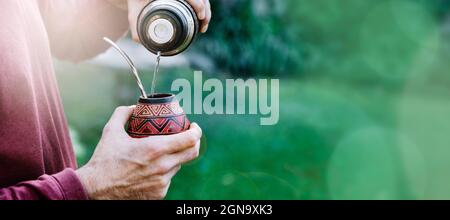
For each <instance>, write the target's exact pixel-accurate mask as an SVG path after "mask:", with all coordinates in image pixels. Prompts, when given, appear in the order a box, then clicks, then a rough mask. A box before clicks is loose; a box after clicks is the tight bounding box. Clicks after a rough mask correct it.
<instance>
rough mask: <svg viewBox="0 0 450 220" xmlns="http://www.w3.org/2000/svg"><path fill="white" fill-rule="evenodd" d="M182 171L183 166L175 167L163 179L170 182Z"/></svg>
mask: <svg viewBox="0 0 450 220" xmlns="http://www.w3.org/2000/svg"><path fill="white" fill-rule="evenodd" d="M180 170H181V166H176V167H173V168H172V169H171V170H170V171H169V172H168V173H166V174H164V176H163V178H165V179H166V180H168V182H170V181H171V180H172V178H173V177H174V176H175V175H177V173H178V172H179V171H180Z"/></svg>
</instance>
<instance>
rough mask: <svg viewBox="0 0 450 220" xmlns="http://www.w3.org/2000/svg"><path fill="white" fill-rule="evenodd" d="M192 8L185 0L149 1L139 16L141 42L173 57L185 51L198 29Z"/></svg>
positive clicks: (148, 47)
mask: <svg viewBox="0 0 450 220" xmlns="http://www.w3.org/2000/svg"><path fill="white" fill-rule="evenodd" d="M198 23H199V22H198V20H197V16H196V14H195V12H194V10H193V9H192V7H191V6H190V5H189V4H187V3H186V2H185V1H182V0H156V1H152V2H150V3H149V4H148V5H147V6H146V7H145V8H144V10H143V11H142V12H141V14H140V15H139V18H138V27H137V29H138V35H139V39H140V41H141V43H142V44H143V45H144V46H145V47H146V48H147V49H148V50H150V51H151V52H152V53H154V54H157V53H158V52H161V55H162V56H173V55H176V54H179V53H181V52H183V51H184V50H186V49H187V48H188V47H189V45H190V44H191V43H192V41H193V40H194V39H195V36H196V34H197V32H198V28H199V27H198V26H199V25H198Z"/></svg>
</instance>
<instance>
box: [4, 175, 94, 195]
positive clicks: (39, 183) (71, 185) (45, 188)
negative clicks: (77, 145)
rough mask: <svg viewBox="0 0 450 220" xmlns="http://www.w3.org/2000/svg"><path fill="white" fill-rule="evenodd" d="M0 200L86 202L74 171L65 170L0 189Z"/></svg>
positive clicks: (84, 193) (81, 186) (83, 191)
mask: <svg viewBox="0 0 450 220" xmlns="http://www.w3.org/2000/svg"><path fill="white" fill-rule="evenodd" d="M0 200H88V196H87V194H86V192H85V190H84V188H83V185H82V184H81V182H80V180H79V179H78V177H77V175H76V174H75V171H74V170H72V169H66V170H64V171H62V172H60V173H57V174H55V175H52V176H50V175H43V176H41V177H40V178H39V179H37V180H33V181H28V182H23V183H19V184H17V185H16V186H12V187H7V188H0Z"/></svg>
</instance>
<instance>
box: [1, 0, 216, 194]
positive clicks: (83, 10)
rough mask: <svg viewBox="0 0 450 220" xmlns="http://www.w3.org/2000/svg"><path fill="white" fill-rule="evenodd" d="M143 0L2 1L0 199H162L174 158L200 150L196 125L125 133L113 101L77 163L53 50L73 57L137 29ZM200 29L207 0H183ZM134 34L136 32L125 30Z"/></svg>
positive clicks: (176, 164) (207, 14)
mask: <svg viewBox="0 0 450 220" xmlns="http://www.w3.org/2000/svg"><path fill="white" fill-rule="evenodd" d="M148 2H149V0H128V1H127V0H26V1H23V0H2V1H0V27H1V28H0V199H3V200H30V199H55V200H63V199H66V200H85V199H162V198H164V197H165V195H166V193H167V190H168V188H169V185H170V181H171V178H172V177H173V176H174V175H175V174H176V173H177V172H178V170H179V169H180V166H181V165H182V164H184V163H186V162H188V161H191V160H193V159H195V158H196V157H197V156H198V153H199V145H200V137H201V135H202V134H201V129H200V128H199V127H198V125H196V124H192V126H191V128H190V130H189V131H186V132H184V133H182V134H178V135H173V136H161V137H150V138H145V139H133V138H130V137H129V136H128V135H127V134H126V132H125V131H124V125H125V123H126V121H127V119H128V118H129V117H130V114H131V112H132V111H133V107H119V108H117V109H116V110H115V112H114V114H113V116H112V117H111V119H110V121H109V122H108V124H107V125H106V126H105V129H104V131H103V135H102V138H101V140H100V142H99V144H98V145H97V149H96V152H95V154H94V156H93V157H92V159H91V161H90V162H89V163H88V164H87V165H86V166H84V167H83V168H81V169H78V170H75V169H76V162H75V157H74V153H73V150H72V145H71V141H70V138H69V133H68V128H67V124H66V119H65V116H64V112H63V108H62V105H61V100H60V95H59V91H58V88H57V83H56V80H55V76H54V70H53V64H52V57H51V54H53V55H54V56H55V57H57V58H60V59H65V60H72V61H81V60H84V59H88V58H91V57H93V56H95V55H96V54H98V53H100V52H102V51H104V50H106V49H107V46H106V44H103V43H102V40H101V39H102V37H104V36H106V37H109V38H112V39H118V38H120V37H121V36H123V35H124V33H125V32H126V31H127V30H128V29H129V27H136V20H137V17H138V13H139V12H140V10H141V9H142V8H143V7H144V6H145V5H146V4H147V3H148ZM187 2H188V3H189V4H191V5H192V6H193V8H194V9H195V11H196V13H197V16H198V18H199V19H200V20H201V21H202V27H201V31H202V32H205V31H206V30H207V28H208V23H209V20H210V18H211V11H210V5H209V1H208V0H187ZM131 32H132V35H133V38H134V39H135V40H138V38H137V34H136V30H135V29H134V28H131Z"/></svg>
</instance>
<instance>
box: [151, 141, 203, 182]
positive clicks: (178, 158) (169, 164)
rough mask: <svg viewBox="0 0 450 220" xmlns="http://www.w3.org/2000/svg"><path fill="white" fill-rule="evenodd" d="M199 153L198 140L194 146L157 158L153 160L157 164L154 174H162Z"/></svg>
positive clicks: (194, 157) (191, 159)
mask: <svg viewBox="0 0 450 220" xmlns="http://www.w3.org/2000/svg"><path fill="white" fill-rule="evenodd" d="M199 154H200V141H198V142H197V144H196V145H195V147H193V148H189V149H186V150H184V151H181V152H178V153H175V154H168V155H164V156H162V157H160V158H158V159H157V160H156V161H154V163H155V164H157V165H156V166H155V167H154V168H155V169H154V170H153V173H155V174H164V173H167V172H169V171H170V170H172V169H173V168H174V167H177V166H180V165H182V164H185V163H188V162H191V161H193V160H195V159H196V158H197V157H198V156H199Z"/></svg>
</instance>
